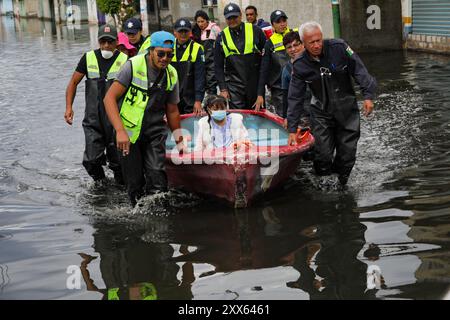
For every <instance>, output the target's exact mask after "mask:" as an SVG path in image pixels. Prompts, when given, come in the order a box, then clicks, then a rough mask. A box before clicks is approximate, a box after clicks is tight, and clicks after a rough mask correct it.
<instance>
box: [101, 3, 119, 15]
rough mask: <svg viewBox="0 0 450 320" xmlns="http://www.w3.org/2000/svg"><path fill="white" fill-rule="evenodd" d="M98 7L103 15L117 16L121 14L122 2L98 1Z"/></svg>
mask: <svg viewBox="0 0 450 320" xmlns="http://www.w3.org/2000/svg"><path fill="white" fill-rule="evenodd" d="M97 6H98V8H99V9H100V11H101V12H103V13H107V14H110V15H116V14H118V13H119V12H120V9H121V6H122V0H97Z"/></svg>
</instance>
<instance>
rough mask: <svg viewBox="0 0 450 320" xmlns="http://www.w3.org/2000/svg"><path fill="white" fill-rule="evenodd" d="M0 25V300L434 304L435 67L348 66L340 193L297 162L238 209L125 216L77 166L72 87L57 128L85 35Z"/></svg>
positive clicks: (194, 200) (419, 57)
mask: <svg viewBox="0 0 450 320" xmlns="http://www.w3.org/2000/svg"><path fill="white" fill-rule="evenodd" d="M0 21H1V23H0V57H1V60H0V61H1V63H0V84H1V90H0V110H1V115H2V116H1V117H0V141H1V143H0V299H93V300H99V299H107V298H108V297H109V298H114V297H116V298H117V297H118V298H120V299H128V298H136V297H137V296H139V288H141V287H143V285H142V284H143V283H146V287H145V288H146V290H147V293H146V295H147V296H148V297H150V298H158V299H225V300H232V299H242V300H246V299H258V300H259V299H441V298H443V297H444V296H445V295H446V294H447V292H448V289H449V287H450V253H449V237H450V233H449V232H450V139H449V133H450V122H449V120H450V92H449V89H448V88H450V78H449V74H450V57H446V56H440V55H431V54H423V53H412V52H408V53H405V52H391V53H378V54H366V55H363V56H362V58H363V59H364V61H365V63H366V65H367V67H368V68H369V70H370V71H371V72H372V73H373V74H374V75H375V76H376V78H377V80H378V82H379V98H378V100H377V102H376V110H375V113H374V115H373V116H371V117H370V118H368V119H363V120H362V137H361V140H360V143H359V149H358V160H357V163H356V166H355V169H354V171H353V173H352V176H351V179H350V181H349V189H348V190H347V191H319V190H317V189H316V188H314V177H313V175H312V172H311V164H310V163H304V164H302V165H301V166H300V167H299V169H298V172H297V174H296V175H295V176H294V177H292V179H291V180H290V181H289V182H288V183H287V184H286V186H285V189H284V190H282V191H280V192H277V193H275V194H273V195H271V196H269V197H266V198H265V199H264V200H260V201H259V202H257V203H256V204H255V205H254V206H253V207H251V208H248V209H245V210H233V209H230V208H227V207H225V206H223V205H222V204H220V203H217V202H214V201H211V200H208V199H202V198H200V197H197V196H194V195H189V194H184V193H181V192H175V191H172V192H170V193H169V194H166V195H162V196H159V197H156V198H149V199H146V200H145V205H144V207H143V208H141V209H139V210H134V211H133V210H131V209H130V207H129V206H128V203H127V199H126V195H125V193H124V191H123V190H121V189H119V188H117V187H115V186H114V184H113V183H111V184H110V185H106V186H95V185H93V183H92V182H91V180H90V178H89V177H88V176H87V174H86V172H85V171H84V169H83V167H82V165H81V161H82V152H83V144H84V138H83V133H82V128H81V120H82V116H83V112H84V110H83V108H84V107H83V99H84V94H83V93H84V85H81V86H80V87H79V89H78V95H77V98H76V100H75V104H74V106H75V123H74V125H73V127H70V126H68V125H66V124H65V122H64V119H63V115H64V110H65V98H64V95H65V87H66V85H67V82H68V80H69V78H70V76H71V74H72V72H73V71H74V69H75V67H76V64H77V62H78V60H79V58H80V57H81V55H82V54H83V53H84V52H85V51H87V50H89V49H90V48H91V47H92V48H93V47H95V45H96V40H95V39H96V29H95V28H90V29H89V28H88V27H86V26H83V27H82V28H81V29H76V28H75V29H68V28H66V27H63V28H55V27H52V25H51V24H50V23H44V22H41V21H37V20H28V21H27V20H21V21H20V22H19V21H15V20H13V19H10V18H5V17H2V18H1V20H0ZM373 270H379V271H380V273H381V275H382V277H383V281H380V282H381V283H376V281H375V285H374V286H370V285H371V284H372V281H371V280H372V279H371V278H370V276H369V281H368V276H367V272H371V271H373ZM374 279H380V277H378V273H377V272H375V276H374ZM368 282H369V288H368V286H367V284H368ZM108 290H109V291H108Z"/></svg>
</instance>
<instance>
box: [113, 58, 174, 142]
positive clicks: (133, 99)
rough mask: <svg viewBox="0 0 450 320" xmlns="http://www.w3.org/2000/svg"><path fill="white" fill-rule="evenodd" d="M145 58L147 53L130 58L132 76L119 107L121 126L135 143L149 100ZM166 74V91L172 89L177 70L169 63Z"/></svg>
mask: <svg viewBox="0 0 450 320" xmlns="http://www.w3.org/2000/svg"><path fill="white" fill-rule="evenodd" d="M147 60H148V59H147V54H145V55H137V56H135V57H133V58H131V59H130V61H131V65H132V70H133V77H132V80H131V85H130V87H129V88H128V91H127V93H126V95H125V97H124V99H123V102H122V106H121V108H120V117H121V118H122V123H123V126H124V127H125V130H126V131H127V133H128V136H129V137H130V142H131V143H135V142H136V141H137V139H138V138H139V135H140V133H141V128H142V120H143V119H144V112H145V109H146V108H147V104H148V101H149V100H150V97H149V96H148V89H149V84H148V77H147ZM166 76H167V86H166V91H168V92H170V91H173V89H174V88H175V85H176V84H177V81H178V75H177V70H175V68H174V67H172V66H171V65H168V66H167V68H166Z"/></svg>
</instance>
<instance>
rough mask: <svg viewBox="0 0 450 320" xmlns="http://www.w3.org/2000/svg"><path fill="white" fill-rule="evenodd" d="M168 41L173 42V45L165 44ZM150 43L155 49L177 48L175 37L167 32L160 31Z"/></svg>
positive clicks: (153, 36) (152, 36)
mask: <svg viewBox="0 0 450 320" xmlns="http://www.w3.org/2000/svg"><path fill="white" fill-rule="evenodd" d="M167 41H171V43H170V44H168V43H164V42H167ZM150 43H151V46H152V47H153V48H156V47H160V48H168V49H173V48H174V46H175V37H174V35H173V34H171V33H169V32H167V31H158V32H155V33H153V34H152V35H151V36H150Z"/></svg>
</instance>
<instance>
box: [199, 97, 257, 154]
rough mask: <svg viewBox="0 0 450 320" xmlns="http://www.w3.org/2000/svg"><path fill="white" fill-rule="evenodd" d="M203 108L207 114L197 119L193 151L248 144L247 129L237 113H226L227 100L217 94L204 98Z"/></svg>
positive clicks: (237, 146)
mask: <svg viewBox="0 0 450 320" xmlns="http://www.w3.org/2000/svg"><path fill="white" fill-rule="evenodd" d="M203 107H204V109H205V111H206V113H207V114H208V116H206V117H203V118H201V119H200V120H199V121H198V129H199V131H198V135H197V137H196V140H195V147H194V151H203V150H211V149H214V148H228V147H234V148H235V149H237V148H239V147H240V146H242V145H250V140H249V137H248V131H247V129H246V128H245V126H244V123H243V121H242V119H243V118H242V115H240V114H238V113H229V114H227V101H226V100H225V98H223V97H221V96H217V95H210V96H208V97H207V98H206V101H205V104H204V106H203Z"/></svg>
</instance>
